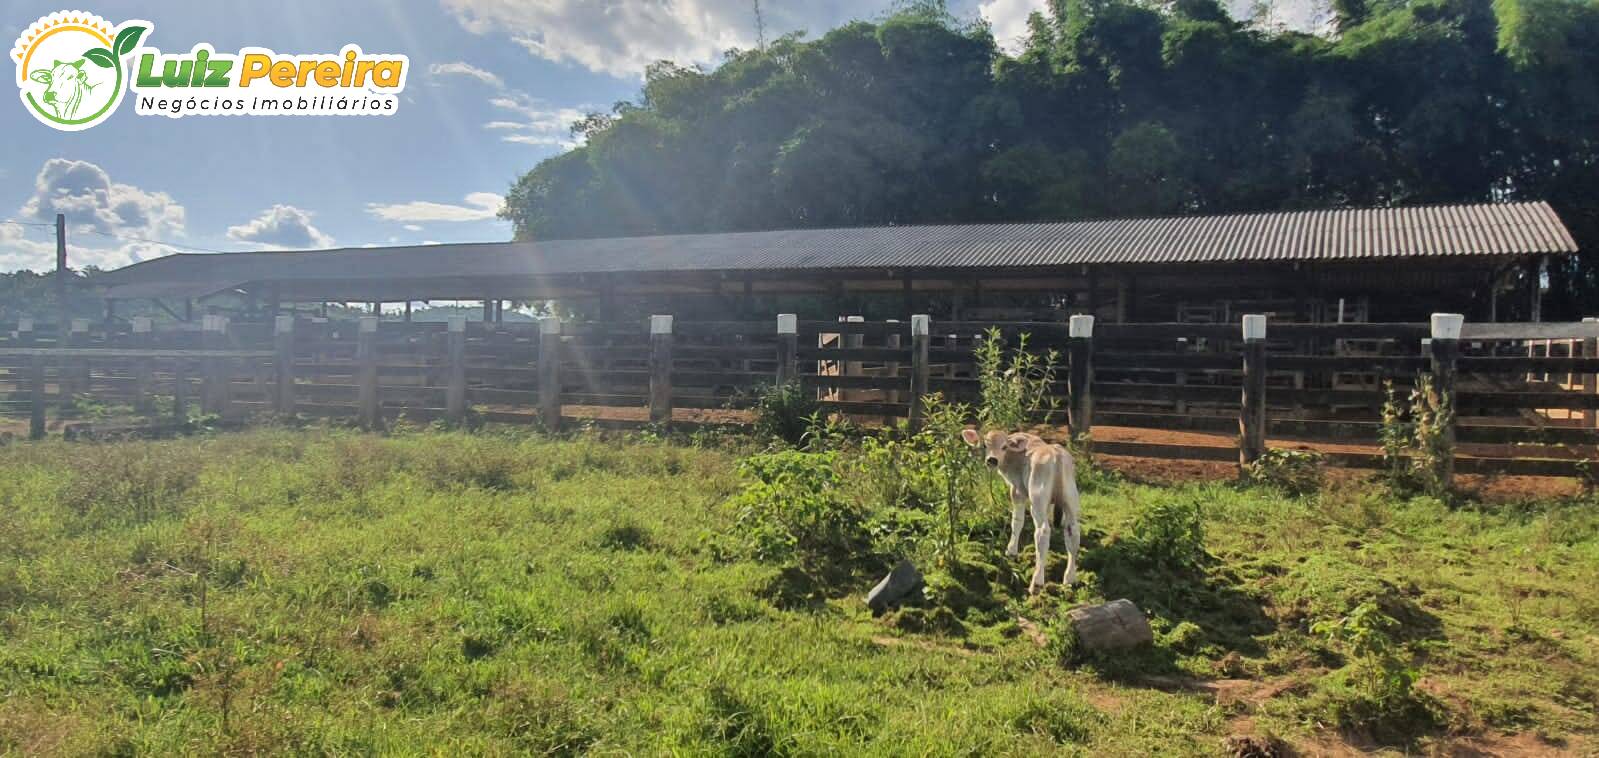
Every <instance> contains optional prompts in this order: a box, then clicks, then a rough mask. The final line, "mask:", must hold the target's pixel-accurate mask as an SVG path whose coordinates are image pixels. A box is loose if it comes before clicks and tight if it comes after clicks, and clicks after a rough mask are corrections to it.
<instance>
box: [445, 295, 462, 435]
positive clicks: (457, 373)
mask: <svg viewBox="0 0 1599 758" xmlns="http://www.w3.org/2000/svg"><path fill="white" fill-rule="evenodd" d="M447 329H448V332H447V335H446V337H447V345H446V349H447V350H448V352H449V379H448V384H447V385H446V386H445V389H444V414H445V418H446V419H447V420H448V421H449V422H450V423H452V424H461V423H462V422H464V421H466V317H465V316H451V317H450V320H449V326H448V327H447Z"/></svg>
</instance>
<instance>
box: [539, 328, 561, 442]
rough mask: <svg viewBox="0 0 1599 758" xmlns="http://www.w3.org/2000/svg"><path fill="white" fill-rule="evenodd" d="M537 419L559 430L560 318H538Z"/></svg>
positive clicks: (548, 426)
mask: <svg viewBox="0 0 1599 758" xmlns="http://www.w3.org/2000/svg"><path fill="white" fill-rule="evenodd" d="M539 420H540V421H542V422H543V423H544V428H545V429H546V430H548V431H551V432H558V431H560V430H561V320H560V319H558V318H556V317H554V316H546V317H544V318H543V319H540V320H539Z"/></svg>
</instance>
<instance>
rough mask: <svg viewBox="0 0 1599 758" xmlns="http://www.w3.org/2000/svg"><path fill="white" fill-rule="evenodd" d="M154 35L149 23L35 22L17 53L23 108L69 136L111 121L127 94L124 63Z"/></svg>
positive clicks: (71, 14)
mask: <svg viewBox="0 0 1599 758" xmlns="http://www.w3.org/2000/svg"><path fill="white" fill-rule="evenodd" d="M149 30H150V22H148V21H124V22H122V24H120V25H118V26H115V27H113V26H112V25H111V24H110V22H108V21H106V20H105V19H103V18H100V17H99V16H96V15H94V14H92V13H83V12H81V11H59V12H57V13H52V14H50V15H48V16H45V17H43V18H41V19H39V20H38V21H35V22H33V24H32V25H31V26H29V27H28V28H27V29H25V30H23V32H22V35H21V36H19V37H17V43H16V45H15V46H14V47H12V49H11V58H12V60H14V61H16V64H17V87H18V88H19V89H20V90H21V94H22V104H23V106H24V107H26V108H27V109H28V112H29V113H32V114H33V117H34V118H36V119H38V120H39V122H40V123H42V124H44V125H46V126H49V127H52V128H55V129H60V130H62V131H67V132H76V131H80V130H83V129H88V128H89V127H91V126H94V125H95V124H98V123H100V122H101V121H104V120H106V119H107V118H110V117H111V114H112V113H115V112H116V110H117V105H118V104H119V103H121V102H122V94H123V92H125V91H126V89H125V88H124V86H123V82H124V81H126V79H127V71H126V66H125V65H124V58H126V57H127V55H128V54H129V53H131V52H133V50H134V48H136V47H138V45H139V39H140V38H141V37H143V36H144V34H145V32H148V31H149Z"/></svg>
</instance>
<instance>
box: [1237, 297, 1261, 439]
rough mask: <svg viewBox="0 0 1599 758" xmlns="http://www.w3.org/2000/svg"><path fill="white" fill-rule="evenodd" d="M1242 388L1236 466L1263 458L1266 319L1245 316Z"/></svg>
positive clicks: (1258, 316) (1252, 315)
mask: <svg viewBox="0 0 1599 758" xmlns="http://www.w3.org/2000/svg"><path fill="white" fill-rule="evenodd" d="M1243 336H1244V346H1243V353H1244V386H1243V393H1242V397H1241V398H1240V399H1239V408H1238V465H1240V466H1247V465H1249V464H1251V463H1254V462H1255V461H1257V460H1259V459H1260V457H1261V456H1262V455H1265V454H1266V317H1265V316H1264V315H1262V314H1250V315H1247V316H1244V322H1243Z"/></svg>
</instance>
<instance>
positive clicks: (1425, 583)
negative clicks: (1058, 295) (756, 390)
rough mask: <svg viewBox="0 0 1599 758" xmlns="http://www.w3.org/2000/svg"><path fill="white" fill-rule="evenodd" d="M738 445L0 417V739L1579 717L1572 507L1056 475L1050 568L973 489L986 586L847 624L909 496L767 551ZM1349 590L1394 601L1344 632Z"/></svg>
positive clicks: (1581, 570) (1581, 540)
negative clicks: (821, 563)
mask: <svg viewBox="0 0 1599 758" xmlns="http://www.w3.org/2000/svg"><path fill="white" fill-rule="evenodd" d="M751 452H753V451H752V450H751V449H750V448H749V447H748V443H744V442H737V441H733V442H724V443H719V444H714V445H698V446H696V445H691V444H687V443H669V442H663V441H659V440H655V439H651V438H643V437H636V438H631V439H626V440H622V439H612V440H602V439H600V438H597V437H590V436H578V437H575V438H571V439H566V440H551V439H546V438H540V437H538V436H533V435H527V434H521V433H518V434H515V435H512V434H509V433H504V434H501V433H480V434H476V435H473V434H464V433H444V432H411V433H404V434H396V435H393V436H389V437H379V436H372V435H361V434H355V433H349V432H338V431H323V430H312V431H293V430H262V431H255V432H249V433H239V434H225V435H217V436H200V437H191V438H184V439H178V440H171V441H160V442H126V443H111V444H71V445H69V444H65V443H56V442H51V443H41V444H15V445H11V446H9V447H4V448H0V471H3V473H0V535H3V537H0V751H5V752H8V753H19V754H36V753H39V754H153V755H167V754H179V753H219V752H221V753H264V752H272V753H279V752H295V753H337V754H345V753H401V754H404V753H442V754H456V753H468V754H525V753H535V754H545V753H554V754H576V753H587V752H593V753H599V754H631V755H651V754H661V753H679V754H690V755H700V754H704V755H770V754H786V755H822V754H841V753H843V754H860V753H870V754H883V755H1039V754H1055V753H1062V754H1083V755H1141V754H1163V755H1171V754H1224V753H1225V752H1227V751H1229V750H1230V749H1233V748H1229V747H1228V744H1229V743H1227V742H1226V740H1227V738H1229V737H1231V736H1236V735H1253V736H1255V737H1256V738H1258V742H1257V743H1256V744H1260V745H1264V744H1267V743H1268V742H1270V741H1273V740H1275V741H1279V742H1281V743H1283V744H1288V745H1292V746H1296V747H1297V748H1298V749H1300V750H1303V751H1308V752H1319V751H1325V752H1337V751H1340V750H1346V749H1349V748H1350V746H1351V745H1357V746H1359V745H1366V746H1387V747H1388V749H1394V750H1409V751H1411V752H1416V751H1423V752H1425V751H1434V752H1446V751H1450V750H1460V749H1465V748H1468V747H1471V748H1480V749H1487V750H1497V751H1501V752H1505V753H1511V754H1531V753H1536V752H1542V751H1565V752H1570V753H1576V754H1583V753H1586V752H1591V751H1592V750H1594V746H1595V742H1594V736H1593V735H1594V734H1595V731H1596V729H1599V725H1596V714H1595V705H1594V701H1595V699H1596V696H1599V672H1596V669H1595V665H1596V664H1599V510H1596V506H1595V504H1594V503H1593V502H1592V501H1587V502H1582V501H1572V502H1561V503H1541V504H1524V505H1495V506H1492V507H1489V506H1477V505H1473V504H1471V503H1464V504H1453V505H1445V504H1444V503H1440V502H1438V501H1435V500H1430V499H1426V498H1417V499H1411V500H1406V501H1401V500H1398V499H1395V498H1392V497H1389V496H1387V495H1386V494H1383V493H1382V492H1380V491H1377V490H1371V489H1365V488H1358V487H1354V486H1350V485H1347V484H1342V485H1339V486H1338V488H1337V489H1334V490H1331V491H1328V492H1324V493H1322V494H1321V495H1319V496H1316V495H1313V496H1309V497H1304V498H1291V497H1286V496H1283V495H1280V494H1277V493H1275V492H1273V491H1272V490H1269V489H1240V488H1236V487H1233V486H1228V485H1219V484H1195V485H1182V486H1171V487H1153V486H1145V485H1139V484H1133V483H1128V482H1123V481H1117V480H1115V479H1114V478H1111V479H1106V480H1103V481H1096V482H1095V483H1093V485H1092V486H1091V487H1090V488H1089V491H1088V493H1087V494H1086V495H1085V506H1084V510H1085V516H1084V523H1085V527H1086V540H1085V547H1084V560H1085V568H1086V571H1085V574H1084V581H1083V582H1082V583H1081V584H1080V585H1079V587H1077V588H1075V589H1074V590H1072V591H1071V592H1069V593H1065V592H1062V591H1060V590H1059V589H1054V590H1051V591H1050V592H1049V593H1046V594H1045V595H1044V596H1042V597H1041V598H1038V599H1032V600H1029V599H1028V598H1026V596H1025V592H1024V590H1023V587H1024V581H1025V580H1024V579H1023V578H1022V577H1024V576H1025V572H1026V571H1027V568H1028V565H1029V563H1030V556H1029V555H1028V554H1026V553H1024V555H1023V556H1022V557H1021V558H1018V559H1014V560H1006V559H1003V557H1002V556H999V555H998V551H999V550H1000V549H1001V548H1002V547H1003V537H1002V536H1000V535H1001V534H1002V533H1003V530H1004V526H1003V524H1004V521H1005V514H1003V513H999V512H996V511H995V509H994V508H993V507H992V506H991V504H990V503H988V502H986V501H983V500H981V499H979V500H978V501H977V502H975V503H972V504H971V513H970V515H968V516H967V517H966V519H965V521H964V522H963V524H962V529H963V530H965V531H967V532H968V533H970V534H972V535H973V536H974V539H975V542H974V543H973V546H972V547H971V548H970V551H974V555H973V556H972V557H971V559H970V563H969V564H963V565H967V567H968V568H969V567H971V566H979V567H982V571H980V572H979V573H983V574H984V576H983V579H984V581H983V582H981V583H980V585H981V586H982V587H983V588H984V591H985V592H986V594H987V597H985V598H980V599H979V601H973V600H972V599H970V598H968V599H967V601H966V602H965V603H964V604H962V605H960V606H959V611H960V613H959V614H956V615H955V616H953V618H952V617H951V614H949V613H945V612H944V611H943V610H940V609H939V608H913V609H910V610H908V611H901V612H898V613H894V614H891V615H889V616H887V617H885V618H883V619H874V618H872V617H871V615H870V614H869V613H868V612H867V610H866V608H865V607H864V605H863V603H862V601H861V598H862V595H863V593H864V591H865V590H866V589H867V588H868V587H870V585H871V583H872V582H873V580H874V578H875V575H876V574H877V573H878V572H880V570H881V569H882V568H883V567H884V566H886V565H888V562H889V561H890V560H891V559H892V558H893V555H891V554H889V553H890V552H892V551H890V550H888V549H887V548H886V547H885V546H891V545H895V544H904V545H907V547H906V550H909V551H913V552H915V553H916V554H917V555H918V556H925V555H926V549H925V548H923V547H917V546H915V545H913V544H911V543H912V542H914V540H913V539H911V538H908V537H905V535H907V534H909V535H915V534H918V533H921V532H918V528H920V529H922V531H923V532H925V531H926V528H925V525H924V527H917V526H916V524H917V523H919V522H917V518H918V516H917V515H916V514H915V513H914V509H897V508H896V509H891V508H888V507H886V506H885V507H884V508H883V509H882V511H881V512H878V511H874V510H873V504H872V503H864V504H858V505H861V506H862V507H863V508H864V511H863V512H864V513H866V516H867V518H868V521H867V528H866V532H865V533H866V534H867V535H868V537H869V538H870V539H871V542H870V543H869V546H867V547H863V548H861V550H862V551H863V552H862V554H860V555H853V556H844V557H843V558H844V559H842V560H841V561H840V562H839V563H838V564H837V565H834V566H831V567H830V568H831V569H832V570H825V571H818V570H815V567H814V566H813V567H811V568H809V569H803V567H802V573H805V574H806V576H804V577H801V578H799V579H796V577H795V572H796V568H795V565H794V564H792V563H785V562H784V561H782V560H773V559H767V558H762V557H761V554H760V552H759V551H755V550H752V548H751V547H750V544H749V540H748V539H747V537H748V535H746V534H743V533H742V531H744V530H741V529H740V527H739V524H740V520H739V516H740V513H743V514H744V515H745V517H746V520H745V521H744V525H745V526H748V520H747V518H748V513H749V511H748V509H747V506H748V504H749V502H750V501H749V499H748V497H749V496H742V497H741V496H740V494H739V493H740V492H741V491H742V490H743V489H744V488H745V486H746V485H747V484H748V480H747V478H746V477H743V476H741V475H740V473H739V470H738V465H737V464H738V462H739V461H740V459H742V458H744V457H745V456H746V455H747V454H749V453H751ZM741 503H742V504H743V506H741V505H740V504H741ZM741 507H743V508H744V509H743V510H741ZM901 511H903V512H901ZM885 514H887V515H885ZM1185 514H1191V515H1193V516H1195V517H1197V518H1198V519H1199V523H1198V524H1197V525H1195V524H1188V523H1186V522H1185V521H1184V518H1186V516H1185ZM928 518H932V517H931V516H928ZM1173 524H1176V525H1178V526H1179V527H1181V528H1177V529H1172V528H1170V527H1172V525H1173ZM895 525H899V526H895ZM907 525H908V526H907ZM1196 527H1202V528H1196ZM895 540H900V541H899V542H896V541H895ZM919 560H925V557H924V558H920V559H919ZM985 572H986V573H985ZM1051 575H1052V578H1054V579H1057V580H1058V578H1059V573H1058V569H1054V568H1052V570H1051ZM930 576H931V575H930ZM807 582H808V583H807ZM930 582H932V583H933V584H934V585H935V587H939V588H941V590H942V594H938V595H936V597H943V598H948V597H952V596H953V595H954V594H955V591H956V590H959V589H966V590H969V589H970V588H971V583H969V582H968V583H967V584H965V585H963V586H961V587H949V586H942V585H938V583H937V582H936V581H934V580H933V579H930ZM1116 597H1128V598H1131V599H1132V600H1134V601H1135V602H1136V603H1138V605H1139V606H1140V607H1142V608H1144V609H1145V610H1146V611H1148V612H1149V613H1150V614H1151V615H1152V616H1153V618H1154V623H1155V627H1156V631H1157V643H1158V644H1157V645H1156V646H1155V647H1154V648H1153V649H1150V650H1145V651H1143V652H1140V653H1137V654H1134V655H1130V656H1127V657H1125V658H1113V659H1104V658H1095V657H1092V656H1086V657H1085V656H1083V655H1081V654H1077V653H1074V652H1073V650H1072V647H1071V644H1070V639H1069V635H1066V634H1064V632H1063V631H1062V630H1063V625H1062V623H1061V621H1060V619H1061V615H1062V613H1063V611H1064V609H1065V608H1066V607H1069V606H1071V605H1075V604H1078V603H1082V602H1090V601H1096V600H1100V599H1104V598H1116ZM1362 606H1366V607H1367V608H1377V609H1380V611H1381V617H1382V618H1384V619H1393V620H1394V623H1395V624H1396V625H1397V626H1395V627H1392V628H1386V629H1379V630H1378V634H1377V636H1376V637H1375V638H1373V637H1370V636H1366V637H1362V636H1361V635H1360V632H1361V631H1362V630H1363V629H1366V628H1365V627H1362V626H1361V624H1362V623H1364V622H1362V621H1361V620H1360V619H1361V618H1362V617H1359V611H1360V609H1361V607H1362ZM1352 614H1353V615H1352ZM1018 618H1023V619H1027V621H1025V622H1023V621H1018ZM1352 618H1353V619H1354V620H1351V619H1352ZM1379 626H1380V624H1379ZM1313 629H1314V630H1315V631H1313ZM1367 631H1369V630H1367ZM1372 639H1377V640H1378V642H1380V643H1381V644H1376V643H1373V642H1372V641H1371V640H1372ZM1373 671H1376V672H1379V673H1380V674H1384V675H1387V676H1390V677H1399V678H1400V679H1405V678H1406V677H1408V676H1411V675H1414V682H1413V686H1411V687H1408V688H1402V689H1404V692H1403V693H1401V695H1402V696H1401V695H1394V693H1395V692H1398V689H1396V685H1394V684H1393V682H1392V681H1387V680H1385V681H1379V682H1373V681H1368V679H1367V678H1366V677H1367V676H1368V675H1369V674H1371V673H1372V672H1373ZM1384 687H1386V689H1384ZM1372 692H1377V693H1379V694H1381V693H1387V694H1389V695H1393V698H1394V699H1389V700H1383V699H1382V697H1377V698H1376V699H1375V700H1374V699H1373V697H1374V696H1373V695H1372V694H1371V693H1372ZM1231 744H1232V745H1233V746H1234V747H1236V746H1237V744H1238V743H1237V741H1236V740H1235V741H1234V742H1233V743H1231Z"/></svg>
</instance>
